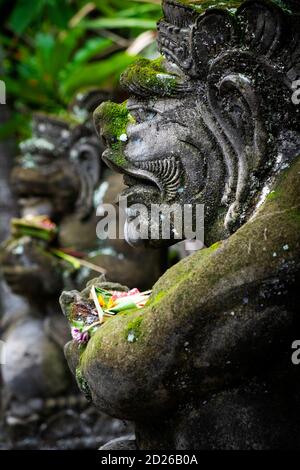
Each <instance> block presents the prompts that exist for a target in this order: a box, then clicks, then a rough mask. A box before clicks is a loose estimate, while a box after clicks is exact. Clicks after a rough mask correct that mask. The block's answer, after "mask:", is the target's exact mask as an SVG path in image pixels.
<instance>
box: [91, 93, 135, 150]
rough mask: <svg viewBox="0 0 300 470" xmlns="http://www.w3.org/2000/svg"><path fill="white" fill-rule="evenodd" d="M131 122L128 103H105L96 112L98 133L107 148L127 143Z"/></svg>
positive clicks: (95, 118) (95, 121) (95, 120)
mask: <svg viewBox="0 0 300 470" xmlns="http://www.w3.org/2000/svg"><path fill="white" fill-rule="evenodd" d="M128 122H129V112H128V109H127V103H126V102H125V103H122V104H117V103H113V102H111V101H105V102H104V103H101V105H100V106H98V108H97V109H96V110H95V111H94V123H95V127H96V131H97V133H98V135H99V137H101V138H102V139H103V141H104V143H105V145H106V146H107V147H111V146H112V145H113V144H117V143H122V142H124V141H126V139H125V137H124V136H126V128H127V124H128Z"/></svg>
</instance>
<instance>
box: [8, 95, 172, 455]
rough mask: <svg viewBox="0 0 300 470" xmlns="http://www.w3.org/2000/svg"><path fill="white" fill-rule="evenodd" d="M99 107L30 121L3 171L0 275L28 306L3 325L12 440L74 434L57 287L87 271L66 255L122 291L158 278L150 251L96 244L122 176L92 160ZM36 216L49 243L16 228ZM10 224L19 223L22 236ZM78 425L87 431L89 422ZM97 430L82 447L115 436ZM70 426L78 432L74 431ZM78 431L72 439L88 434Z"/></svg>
mask: <svg viewBox="0 0 300 470" xmlns="http://www.w3.org/2000/svg"><path fill="white" fill-rule="evenodd" d="M103 99H107V95H104V96H103V93H101V92H99V91H96V90H95V91H90V92H88V93H86V94H82V95H79V96H78V97H77V98H76V100H75V102H74V103H73V105H72V108H71V112H70V114H69V115H66V116H48V115H41V114H39V115H36V116H35V117H34V119H33V130H32V138H30V139H29V140H27V141H25V142H22V143H21V145H20V149H21V155H20V157H19V159H18V161H17V163H16V165H15V167H14V169H13V172H12V185H13V188H14V191H15V194H16V195H17V197H18V200H19V205H20V209H21V216H22V217H23V219H21V221H15V223H14V225H13V233H12V237H11V238H10V239H9V240H7V242H6V243H5V244H4V245H3V247H2V256H1V268H2V272H3V274H4V277H5V279H6V281H7V283H8V285H9V286H10V288H11V289H12V291H13V292H15V293H18V294H19V295H21V296H23V297H24V298H26V299H27V300H28V303H29V311H28V312H27V313H26V314H25V315H24V314H23V315H22V317H21V318H20V317H19V316H16V315H11V314H10V316H8V315H7V316H6V318H5V319H3V327H4V329H5V334H4V339H5V341H6V351H7V355H8V356H9V360H8V361H7V364H6V365H3V367H2V376H3V395H4V414H5V417H6V422H7V423H8V424H9V425H10V428H11V430H12V431H13V435H14V436H16V437H17V438H18V439H19V437H20V436H23V435H24V432H25V434H26V436H27V437H28V436H29V433H30V432H31V431H30V428H29V427H30V426H31V428H33V429H34V433H36V434H37V436H36V437H38V436H39V433H40V424H41V423H40V420H41V417H43V418H42V421H44V424H43V426H44V428H45V429H44V431H43V439H44V438H45V439H46V440H47V436H49V435H50V438H51V439H52V440H54V441H55V439H58V438H59V436H60V433H61V434H62V433H63V431H62V430H64V436H63V437H64V439H68V436H69V437H70V436H72V433H73V430H72V429H73V427H77V428H78V422H79V418H78V415H77V412H79V413H80V412H81V410H82V406H83V404H82V398H83V397H82V396H81V395H80V396H79V399H78V396H77V398H76V396H75V397H74V394H75V395H76V394H77V395H78V389H77V387H76V386H75V387H74V384H73V381H71V380H70V379H71V374H70V372H69V369H68V366H67V364H66V361H65V358H64V355H63V346H64V344H65V343H66V341H68V340H69V338H70V332H69V328H68V324H67V322H66V320H65V319H64V318H63V317H62V315H61V313H60V307H59V304H58V299H59V294H60V292H61V291H62V289H63V288H74V287H76V288H79V289H81V288H83V286H84V285H85V284H86V282H87V280H89V279H90V278H92V277H95V276H96V275H97V272H95V271H93V269H90V268H89V264H85V265H84V266H82V267H81V268H80V269H77V267H76V266H75V265H76V263H75V265H74V263H69V262H68V260H69V259H70V260H72V259H71V258H69V256H70V254H71V255H75V256H77V257H79V258H78V259H79V260H81V257H82V256H83V257H84V259H85V260H87V261H88V263H90V265H91V266H92V265H94V266H95V267H96V268H97V267H100V269H103V270H104V271H106V277H107V279H108V280H109V279H111V280H117V282H120V283H125V284H126V285H132V287H135V286H139V287H140V288H147V287H151V285H152V284H153V282H155V280H157V279H158V277H159V276H160V274H161V273H162V272H163V268H164V266H163V261H162V258H161V256H160V252H159V251H157V250H155V252H154V253H153V252H152V253H151V250H150V252H148V251H147V252H146V251H145V249H144V248H142V249H140V250H134V249H133V248H131V247H130V246H128V244H127V243H125V241H124V240H100V239H98V238H97V235H96V227H97V221H98V220H97V216H96V209H97V208H98V207H99V206H101V204H105V203H114V202H115V199H116V198H117V195H118V194H119V192H120V191H121V190H122V188H123V187H124V186H123V183H122V177H121V176H120V175H117V174H113V173H112V172H111V171H110V170H108V169H107V168H106V167H105V165H103V164H101V160H100V159H99V153H100V154H101V152H102V151H103V147H102V144H101V142H100V141H99V139H98V138H97V135H96V132H95V129H94V125H93V122H92V120H91V112H92V111H93V110H94V109H95V107H96V106H97V105H98V104H99V103H101V101H103ZM44 216H47V217H48V218H50V219H51V221H52V222H55V224H56V226H57V228H58V233H57V236H56V239H55V240H54V241H53V242H52V243H49V242H48V240H45V239H43V238H42V239H41V238H36V237H35V236H34V234H33V236H30V230H32V227H31V226H26V223H27V222H28V223H29V225H30V220H31V219H30V218H29V217H44ZM34 220H35V219H34ZM19 222H22V223H24V226H21V229H23V232H24V233H23V232H22V230H21V229H20V223H19ZM46 222H47V220H46ZM49 223H50V225H51V222H49ZM16 227H17V228H16ZM27 232H28V233H27ZM53 249H55V250H57V249H59V250H62V249H68V251H67V252H66V257H64V258H63V259H61V258H58V257H56V256H54V253H56V251H55V252H53ZM131 252H133V253H132V254H131ZM60 253H61V254H62V253H63V252H61V251H60ZM74 266H75V267H74ZM98 275H99V274H98ZM76 400H77V402H76ZM85 406H86V405H85ZM76 407H77V410H76V412H75V411H74V410H75V409H76ZM70 410H71V411H70ZM70 413H71V414H72V413H73V415H72V417H70ZM45 416H46V417H47V419H46V418H45ZM49 417H51V419H50V421H49ZM55 417H57V419H56V418H55ZM45 419H46V423H47V425H45ZM88 419H89V420H90V422H91V423H92V424H91V426H92V425H93V426H94V424H95V420H91V416H90V417H89V418H88ZM71 422H72V423H73V424H71ZM102 422H103V425H104V427H103V431H99V430H98V431H97V430H96V431H95V432H94V438H93V439H92V440H91V438H90V436H89V438H88V441H87V442H88V444H87V445H90V446H93V445H94V444H93V441H94V443H96V442H97V441H99V439H100V440H101V436H102V439H103V435H106V433H108V434H110V435H111V433H112V435H118V432H119V430H120V426H116V423H113V422H111V424H109V422H108V421H107V423H106V421H105V419H104V420H102ZM49 423H50V424H49ZM81 423H83V421H82V420H81ZM72 426H73V427H72ZM80 426H81V427H82V429H88V428H85V426H86V425H85V424H84V423H83V424H82V425H80ZM80 426H79V428H80ZM79 428H78V429H77V431H76V432H77V434H78V436H80V437H83V436H84V435H88V434H89V432H88V431H83V430H81V431H80V430H79ZM91 429H92V428H91ZM121 429H122V430H123V427H122V426H121ZM112 430H113V431H112ZM50 438H49V439H50ZM84 439H86V437H84ZM84 439H83V442H84ZM32 445H33V446H34V443H32ZM39 445H41V444H40V443H39ZM68 445H69V444H68ZM82 445H83V444H82Z"/></svg>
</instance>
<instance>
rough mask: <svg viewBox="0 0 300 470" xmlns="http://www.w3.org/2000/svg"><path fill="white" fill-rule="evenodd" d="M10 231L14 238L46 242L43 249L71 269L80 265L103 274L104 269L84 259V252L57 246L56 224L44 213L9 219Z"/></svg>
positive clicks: (76, 268)
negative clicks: (28, 238) (27, 238)
mask: <svg viewBox="0 0 300 470" xmlns="http://www.w3.org/2000/svg"><path fill="white" fill-rule="evenodd" d="M11 233H12V236H13V238H14V239H17V240H18V239H22V237H26V236H27V237H31V238H33V239H36V240H40V241H42V242H44V243H46V246H44V249H45V251H47V253H49V254H50V255H52V256H54V257H56V258H59V259H60V260H62V261H65V262H66V263H68V264H69V265H71V267H72V269H74V270H78V269H80V268H81V267H85V268H88V269H90V270H91V271H96V272H98V273H101V274H104V273H105V272H106V270H105V269H103V268H101V267H100V266H97V265H95V264H93V263H90V262H89V261H88V260H86V259H85V253H79V252H75V251H74V250H72V249H70V248H63V247H58V246H57V244H58V243H57V236H58V233H59V228H58V226H57V225H56V224H55V223H54V222H53V221H52V220H51V219H49V217H48V216H46V215H38V216H27V217H23V218H20V219H17V218H13V219H12V220H11Z"/></svg>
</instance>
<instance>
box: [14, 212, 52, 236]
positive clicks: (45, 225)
mask: <svg viewBox="0 0 300 470" xmlns="http://www.w3.org/2000/svg"><path fill="white" fill-rule="evenodd" d="M11 227H12V235H13V236H14V237H16V238H19V237H23V236H30V237H33V238H38V239H40V240H45V241H47V242H50V241H53V240H54V239H55V238H56V236H57V233H58V230H57V226H56V224H55V223H54V222H52V220H50V219H49V217H47V216H45V215H37V216H30V217H29V216H28V217H24V218H22V219H16V218H13V219H12V221H11Z"/></svg>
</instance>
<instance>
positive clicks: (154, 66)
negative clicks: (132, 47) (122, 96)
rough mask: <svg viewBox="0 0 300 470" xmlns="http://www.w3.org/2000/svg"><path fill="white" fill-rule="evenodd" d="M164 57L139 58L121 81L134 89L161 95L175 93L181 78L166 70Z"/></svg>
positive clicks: (126, 71)
mask: <svg viewBox="0 0 300 470" xmlns="http://www.w3.org/2000/svg"><path fill="white" fill-rule="evenodd" d="M163 61H164V58H163V57H159V58H158V59H155V60H148V59H139V60H138V61H136V62H135V63H134V64H132V65H130V66H129V67H128V68H127V69H126V70H125V72H124V73H123V75H122V77H121V83H122V84H123V85H124V86H125V87H127V88H129V89H133V90H137V91H138V90H139V91H140V92H142V91H144V93H145V92H147V90H148V91H149V92H151V93H152V94H157V95H159V96H172V95H174V94H175V91H176V88H177V84H178V80H179V78H178V77H177V76H176V75H172V74H170V73H169V72H167V71H166V69H165V68H164V66H163Z"/></svg>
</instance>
